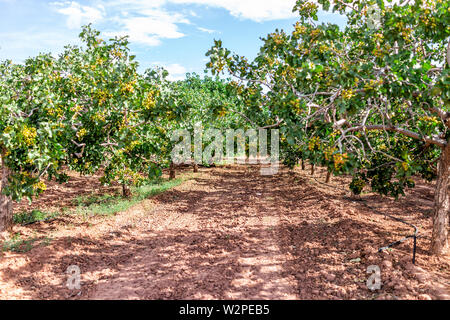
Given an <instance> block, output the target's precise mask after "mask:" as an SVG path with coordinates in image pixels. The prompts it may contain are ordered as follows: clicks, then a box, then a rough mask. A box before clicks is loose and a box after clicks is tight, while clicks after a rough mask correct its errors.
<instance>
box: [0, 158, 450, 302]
mask: <svg viewBox="0 0 450 320" xmlns="http://www.w3.org/2000/svg"><path fill="white" fill-rule="evenodd" d="M324 177H325V172H324V171H323V170H322V169H319V168H318V170H316V174H315V176H313V177H311V176H310V175H309V174H308V173H307V172H306V171H301V170H300V169H299V168H296V170H295V171H289V170H287V169H286V168H283V169H282V170H281V171H280V173H279V174H277V175H274V176H261V175H260V174H259V168H258V167H251V166H230V167H220V168H213V169H202V170H201V171H200V172H199V173H198V174H195V175H194V176H193V178H192V179H191V180H188V181H186V182H184V183H183V184H182V185H180V186H178V187H176V188H174V189H172V190H170V191H167V192H165V193H163V194H160V195H158V196H156V197H153V198H150V199H147V200H144V201H143V202H141V203H140V204H138V205H136V206H134V207H132V208H131V209H129V210H128V211H126V212H121V213H119V214H117V215H115V216H113V217H101V216H93V217H79V216H64V217H62V218H61V219H59V220H56V221H54V222H52V223H40V224H36V225H33V226H32V227H15V229H16V230H15V232H20V233H21V234H22V235H23V236H24V237H29V238H31V237H34V238H36V239H40V241H41V242H36V243H35V244H34V247H33V249H32V250H31V251H28V252H20V253H16V252H3V253H2V252H0V299H450V295H449V293H450V259H449V257H448V256H445V257H442V258H440V259H434V258H432V257H430V256H429V255H428V252H427V249H428V246H429V241H430V235H431V218H430V215H429V212H430V208H431V204H432V198H433V193H432V187H431V186H430V185H426V184H419V185H418V187H417V188H416V189H414V190H412V191H410V192H408V195H407V196H406V197H405V198H402V199H401V200H400V201H398V202H394V201H392V200H389V199H387V198H383V197H380V196H376V195H373V194H367V195H365V196H364V199H365V200H366V201H367V202H368V203H370V205H371V206H372V207H375V208H377V210H378V214H377V213H375V212H373V210H370V209H368V208H367V207H365V206H364V205H363V204H362V202H360V201H355V200H352V199H351V198H349V197H348V191H347V190H346V189H345V188H344V187H343V186H344V185H345V182H347V183H348V181H346V180H345V179H347V178H345V177H343V178H334V179H333V181H332V183H331V185H323V184H322V183H319V182H318V181H320V180H323V179H324ZM49 192H50V193H51V192H52V190H49ZM380 212H381V213H383V212H386V213H389V214H391V215H396V216H398V217H401V218H402V219H405V220H407V221H410V222H414V223H415V224H416V225H418V226H419V229H420V234H421V238H419V240H418V250H417V263H416V266H413V265H412V264H411V262H410V261H411V251H412V242H411V241H407V242H405V243H404V244H402V245H400V246H398V247H396V248H395V249H393V250H390V251H385V252H383V253H378V252H377V250H378V248H379V247H381V246H384V245H386V244H388V243H390V242H392V241H394V240H398V239H400V238H402V237H403V236H404V235H406V234H409V233H410V232H411V230H410V229H409V228H408V227H406V226H404V225H402V224H399V223H398V222H396V221H393V220H390V219H387V218H386V217H385V216H383V214H379V213H380ZM37 243H40V244H37ZM43 243H44V244H43ZM71 265H76V266H79V268H80V270H81V289H80V290H69V289H68V288H67V286H66V284H67V278H68V276H67V274H66V270H67V268H68V267H69V266H71ZM369 265H377V266H380V268H381V281H382V288H381V290H379V291H376V292H372V291H370V290H368V288H367V286H366V280H367V277H368V274H367V267H368V266H369Z"/></svg>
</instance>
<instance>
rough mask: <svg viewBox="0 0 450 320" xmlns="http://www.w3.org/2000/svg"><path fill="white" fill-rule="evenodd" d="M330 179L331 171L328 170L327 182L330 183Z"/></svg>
mask: <svg viewBox="0 0 450 320" xmlns="http://www.w3.org/2000/svg"><path fill="white" fill-rule="evenodd" d="M330 180H331V171H330V170H328V171H327V178H326V179H325V183H329V182H330Z"/></svg>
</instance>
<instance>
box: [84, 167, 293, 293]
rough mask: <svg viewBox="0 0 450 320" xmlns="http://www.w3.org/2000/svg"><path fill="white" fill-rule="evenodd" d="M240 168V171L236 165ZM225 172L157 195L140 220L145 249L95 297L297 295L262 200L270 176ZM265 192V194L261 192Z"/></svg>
mask: <svg viewBox="0 0 450 320" xmlns="http://www.w3.org/2000/svg"><path fill="white" fill-rule="evenodd" d="M241 170H242V169H241ZM262 182H263V181H258V180H257V179H255V175H254V172H237V171H235V170H230V171H229V172H223V173H220V174H213V175H209V176H204V177H202V178H198V179H196V182H194V183H187V184H184V185H183V186H181V187H179V188H177V190H174V191H171V192H167V193H165V194H164V195H161V196H160V197H158V201H159V202H160V203H159V204H158V206H157V208H155V211H156V212H159V213H160V214H159V215H158V217H155V216H151V217H147V218H146V222H145V225H148V226H149V228H148V229H147V228H146V229H144V230H142V235H143V238H145V240H146V241H148V242H149V243H151V245H150V247H149V248H145V249H143V250H142V251H141V252H139V253H138V254H136V255H135V256H133V257H132V258H131V259H130V261H128V262H127V263H125V264H124V265H123V266H121V267H120V270H119V271H118V272H117V273H116V274H114V276H113V278H112V279H106V280H105V281H104V283H101V284H99V285H98V286H97V288H96V290H95V293H94V294H93V295H92V298H94V299H142V298H145V299H165V298H166V299H167V298H170V299H296V298H298V296H297V295H296V282H295V279H294V278H293V277H292V276H289V275H287V274H286V273H285V272H284V270H283V264H284V263H285V261H286V260H287V259H288V258H287V257H286V255H285V254H284V253H282V251H281V250H280V248H279V243H278V241H277V234H276V230H277V228H278V226H279V224H280V212H278V211H277V210H276V208H273V207H271V206H270V205H269V203H268V201H267V200H264V198H265V197H266V196H269V197H270V194H271V192H272V191H271V189H272V188H273V187H274V185H273V183H274V181H272V180H271V179H265V181H264V183H262ZM263 194H264V196H263Z"/></svg>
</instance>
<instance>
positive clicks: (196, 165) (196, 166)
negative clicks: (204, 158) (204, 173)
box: [194, 163, 198, 172]
mask: <svg viewBox="0 0 450 320" xmlns="http://www.w3.org/2000/svg"><path fill="white" fill-rule="evenodd" d="M194 172H198V164H196V163H194Z"/></svg>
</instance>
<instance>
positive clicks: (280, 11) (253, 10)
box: [168, 0, 296, 22]
mask: <svg viewBox="0 0 450 320" xmlns="http://www.w3.org/2000/svg"><path fill="white" fill-rule="evenodd" d="M168 1H169V2H172V3H177V4H198V5H206V6H211V7H216V8H223V9H225V10H227V11H229V12H230V14H231V15H232V16H234V17H237V18H241V19H249V20H253V21H256V22H262V21H269V20H279V19H288V18H292V17H295V16H296V14H294V13H293V12H292V8H293V7H294V5H295V0H168Z"/></svg>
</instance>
